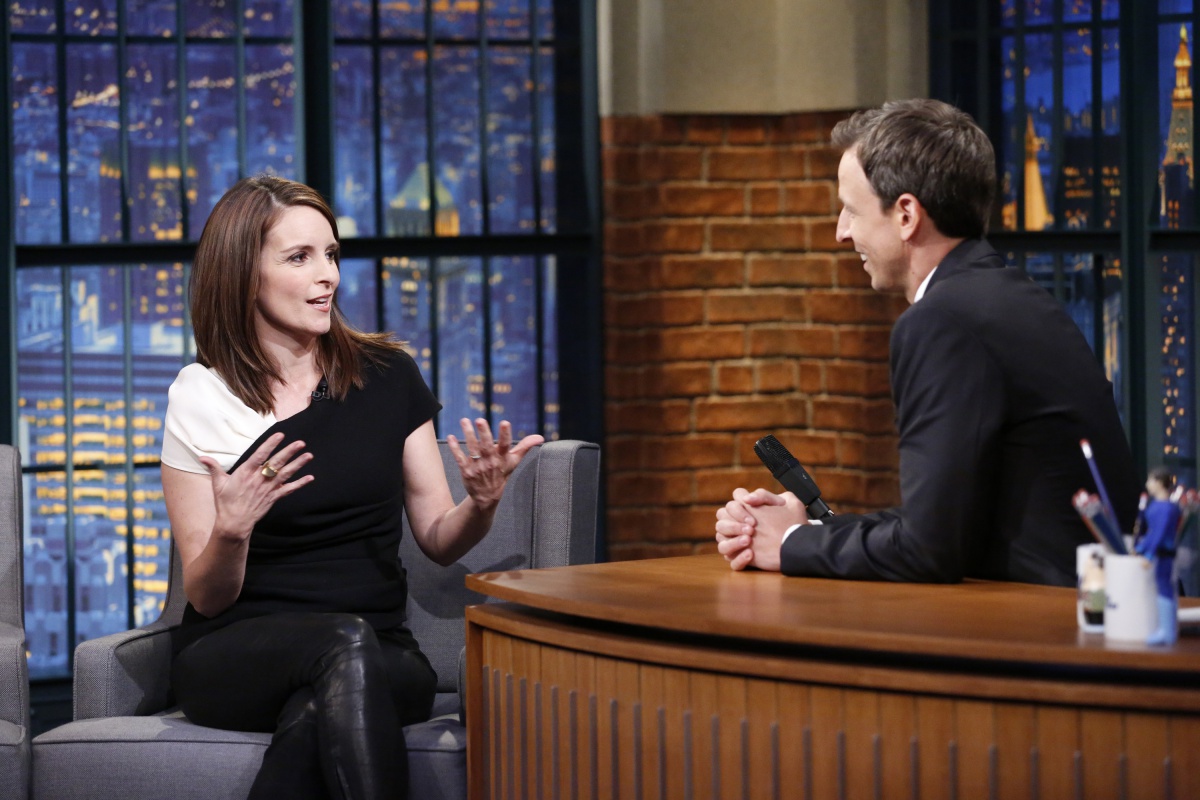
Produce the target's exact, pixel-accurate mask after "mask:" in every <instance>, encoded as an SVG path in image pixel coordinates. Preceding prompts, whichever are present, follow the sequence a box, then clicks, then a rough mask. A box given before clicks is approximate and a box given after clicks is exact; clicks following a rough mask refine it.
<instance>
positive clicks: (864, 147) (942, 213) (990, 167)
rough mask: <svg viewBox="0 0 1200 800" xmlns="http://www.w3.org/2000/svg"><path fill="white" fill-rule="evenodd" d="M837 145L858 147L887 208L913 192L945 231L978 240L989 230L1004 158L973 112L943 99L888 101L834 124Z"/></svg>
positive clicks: (945, 233)
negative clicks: (998, 168)
mask: <svg viewBox="0 0 1200 800" xmlns="http://www.w3.org/2000/svg"><path fill="white" fill-rule="evenodd" d="M833 144H834V145H835V146H836V147H840V148H842V149H843V150H849V149H850V148H852V147H853V148H855V155H856V156H857V158H858V163H859V164H860V165H861V166H862V169H863V172H864V173H865V174H866V176H867V180H868V181H869V182H870V183H871V188H872V189H874V190H875V194H877V195H878V196H879V199H880V201H881V202H882V203H883V208H884V209H888V208H891V207H892V206H893V205H894V204H895V203H896V200H897V199H898V198H899V197H900V195H902V194H905V193H909V194H912V195H913V196H914V197H916V198H917V200H919V201H920V202H921V205H922V206H923V207H924V208H925V211H926V212H927V213H928V214H929V216H930V218H931V219H932V220H933V222H934V224H935V225H937V229H938V230H939V231H941V232H942V233H943V234H944V235H946V236H950V237H953V238H956V239H957V238H965V239H974V238H978V237H980V236H983V235H984V234H985V233H986V232H987V222H988V216H989V215H990V213H991V210H992V201H993V199H994V198H995V195H996V155H995V151H994V150H993V149H992V143H991V142H990V141H988V138H987V134H985V133H984V132H983V130H981V129H980V127H979V126H978V125H976V124H975V120H973V119H971V117H970V115H969V114H967V113H966V112H965V111H961V110H959V109H957V108H955V107H954V106H952V105H949V104H947V103H943V102H941V101H939V100H897V101H893V102H889V103H884V104H883V106H882V107H881V108H872V109H867V110H865V111H859V112H857V113H856V114H854V115H853V116H851V117H850V118H849V119H845V120H842V121H841V122H839V123H838V124H837V125H836V126H834V128H833Z"/></svg>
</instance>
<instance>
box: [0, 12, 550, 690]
mask: <svg viewBox="0 0 1200 800" xmlns="http://www.w3.org/2000/svg"><path fill="white" fill-rule="evenodd" d="M75 6H77V7H78V8H79V9H81V11H80V13H79V14H74V15H68V19H67V22H66V23H65V24H66V26H67V31H68V32H69V33H75V34H85V35H87V36H88V37H89V38H88V39H86V40H79V39H71V40H68V41H64V40H62V39H61V37H59V36H57V34H56V25H57V23H56V21H55V19H54V8H55V5H54V4H53V3H48V2H43V1H42V0H34V2H29V0H20V1H19V2H17V3H14V4H13V5H12V6H10V12H9V13H10V25H11V28H12V32H13V34H14V36H13V43H12V56H11V57H12V80H13V84H12V85H13V99H14V102H13V111H12V113H13V122H14V124H13V131H14V141H13V161H14V163H13V180H14V188H15V195H16V200H17V207H16V209H15V211H16V214H15V232H16V241H17V243H18V244H20V245H26V244H30V245H34V244H58V243H74V244H95V245H97V246H104V245H109V244H119V243H123V242H154V241H159V242H164V241H194V240H195V239H196V238H198V237H199V235H200V232H201V231H202V229H203V225H204V222H205V220H206V219H207V216H208V214H209V212H210V211H211V209H212V207H213V205H214V204H215V203H216V201H217V200H218V199H219V198H220V196H221V195H222V194H223V193H224V191H225V190H226V189H228V188H229V186H231V185H232V184H233V183H234V182H236V180H237V179H238V178H239V177H241V176H243V175H247V174H256V173H259V172H268V173H273V174H277V175H281V176H283V177H288V178H292V179H302V175H301V174H300V165H299V161H300V158H299V155H298V154H299V152H300V150H299V148H300V142H299V141H298V140H299V138H300V137H298V135H297V126H298V108H299V107H298V105H297V102H298V101H297V91H298V85H297V74H298V72H299V71H300V65H299V64H298V63H297V61H296V52H295V50H294V47H293V44H292V41H291V37H292V34H293V30H292V27H293V17H292V10H291V4H290V3H280V2H246V3H244V4H243V8H244V10H245V18H244V30H243V37H244V39H243V43H242V44H241V45H240V46H239V44H238V43H237V42H236V41H234V33H235V32H236V31H235V20H234V19H233V17H232V9H233V7H232V6H228V7H227V6H226V5H224V4H219V3H211V4H210V3H208V2H193V3H188V4H187V5H186V8H185V13H184V25H185V31H184V33H185V35H186V37H187V40H186V46H182V45H181V40H180V39H179V38H178V32H177V31H176V30H175V27H174V26H175V24H176V19H177V17H176V11H175V5H174V3H173V2H170V1H169V0H155V1H154V2H145V3H141V4H139V6H138V13H136V14H129V15H128V21H127V23H126V24H127V28H126V31H125V34H126V36H125V39H124V41H125V44H124V45H123V49H121V47H122V46H121V45H120V44H119V43H118V37H117V33H118V31H117V27H116V26H117V16H118V15H117V13H116V4H115V0H79V2H77V3H76V4H75ZM75 6H73V7H75ZM536 8H537V13H536V15H535V18H536V25H535V24H533V23H532V22H531V14H530V9H529V6H528V4H522V3H519V2H507V1H506V2H501V3H494V4H493V3H489V4H488V10H487V13H486V14H483V15H482V16H483V17H485V25H486V28H487V36H488V39H489V44H488V45H487V46H486V47H484V46H481V44H480V43H479V42H478V40H477V37H478V34H479V23H478V21H479V18H480V16H481V14H480V13H479V5H478V3H477V2H475V1H474V0H440V2H437V3H436V4H435V7H434V11H435V18H436V22H435V28H436V32H437V35H438V36H442V37H448V38H452V39H460V40H463V41H461V42H460V43H450V44H438V45H437V46H435V47H433V49H432V53H433V55H434V60H433V64H432V65H429V64H427V63H426V50H425V45H424V44H423V43H421V41H419V40H420V39H421V38H422V37H423V36H424V25H423V22H422V23H421V25H420V26H414V24H413V22H414V20H416V19H418V18H419V19H421V20H423V19H424V14H425V12H424V10H423V7H421V6H420V5H419V4H408V3H398V4H387V5H385V6H381V7H380V14H379V17H380V23H381V27H380V29H379V30H380V38H379V39H373V38H372V37H371V32H370V30H362V29H360V27H359V26H358V21H359V20H360V19H361V18H362V13H363V10H364V9H366V10H367V11H368V12H369V10H370V7H369V5H367V4H363V3H353V2H337V3H335V4H334V13H335V23H336V25H335V27H336V34H337V36H338V37H339V38H338V40H337V44H336V46H335V54H334V63H333V64H332V67H333V77H334V82H335V87H336V91H335V97H336V108H335V109H333V110H332V113H333V114H334V119H335V120H336V125H335V130H334V152H333V153H332V159H333V169H334V178H335V183H334V193H333V196H332V197H331V198H330V200H331V204H332V206H333V208H334V210H335V213H336V215H337V217H338V227H339V231H340V234H341V235H342V237H343V238H346V239H352V238H354V237H356V236H417V237H427V236H439V237H454V236H460V235H488V234H492V233H497V234H521V233H553V232H554V231H555V225H556V223H555V220H556V213H555V206H556V201H555V194H554V184H555V163H554V162H555V144H554V124H555V118H554V105H553V92H554V75H553V57H554V51H553V41H552V38H551V37H552V33H553V29H552V24H551V19H552V15H551V14H550V13H549V12H550V10H551V5H550V3H549V2H548V0H542V1H541V2H538V3H536ZM369 17H370V14H369V13H367V18H369ZM535 33H536V34H537V35H536V37H533V36H532V34H535ZM472 37H475V38H476V41H469V40H470V39H471V38H472ZM535 53H536V57H535ZM181 59H182V63H181ZM376 60H378V63H375V62H376ZM60 61H61V63H63V64H65V66H66V69H65V72H64V73H61V74H60V72H59V64H60ZM118 65H123V72H121V74H119V75H118V71H119V66H118ZM239 65H240V70H241V73H240V76H239V74H238V70H239ZM377 78H378V84H377V83H376V80H377ZM430 98H432V113H428V112H429V109H428V108H427V100H429V99H430ZM431 156H432V158H433V162H432V163H433V165H434V168H433V169H432V170H431V169H430V167H429V163H430V157H431ZM341 272H342V282H341V286H340V287H339V290H338V295H337V302H338V305H339V307H340V308H341V309H342V310H343V312H344V313H345V314H346V316H347V318H348V319H349V320H350V321H351V323H352V324H354V325H356V326H357V327H360V328H362V329H365V330H389V331H392V332H394V334H395V335H396V336H397V337H398V338H400V339H402V340H404V341H405V342H406V343H407V344H408V346H409V348H410V349H411V350H412V352H413V353H414V355H415V357H416V359H417V362H418V364H419V365H420V367H421V371H422V374H423V376H424V377H425V379H426V381H427V382H428V383H429V385H430V386H431V387H432V388H433V389H434V391H435V393H436V394H437V396H438V398H439V400H440V401H441V403H442V404H443V406H444V408H443V411H442V412H441V414H440V415H439V418H438V420H437V421H436V422H437V427H438V432H439V435H441V436H444V435H445V434H446V433H447V432H455V431H457V430H458V424H457V420H458V418H459V417H462V416H466V417H476V416H486V417H489V418H490V419H492V420H493V422H494V423H495V422H498V421H499V420H500V419H501V418H504V419H508V420H510V421H511V422H512V423H513V428H514V433H515V435H518V436H521V435H525V434H528V433H535V432H537V433H542V434H544V435H545V436H546V437H547V438H548V439H552V438H556V437H557V435H558V428H557V425H558V422H557V419H558V408H557V343H556V338H557V333H556V314H557V310H556V303H555V287H556V278H555V276H556V262H555V259H554V258H553V257H552V256H537V257H535V256H508V257H486V258H485V257H469V258H468V257H453V256H443V257H439V258H411V257H405V256H402V255H397V256H395V257H391V258H383V259H379V260H373V259H348V260H346V261H344V262H343V264H342V269H341ZM186 279H187V265H186V264H184V263H169V264H129V265H122V266H73V267H37V268H22V269H20V270H18V273H17V282H18V290H17V297H18V307H17V327H18V341H17V360H18V364H17V375H18V378H17V383H18V386H17V391H18V416H19V419H18V434H19V441H18V444H19V446H20V448H21V452H22V455H23V458H24V463H25V466H26V468H27V469H29V470H32V471H29V472H27V474H26V475H25V481H24V485H25V494H26V497H25V509H26V538H25V560H26V570H25V575H26V628H27V635H28V638H29V649H30V670H31V675H33V676H34V677H50V676H55V675H65V674H67V672H68V670H69V656H70V652H71V649H72V647H73V645H74V643H77V642H79V641H83V640H85V639H90V638H94V637H96V636H100V635H104V634H106V633H111V632H114V631H119V630H124V629H126V628H127V627H129V625H130V624H131V623H132V624H134V625H139V624H143V623H145V622H149V621H151V620H153V619H154V618H155V617H156V616H157V614H158V611H159V608H160V607H161V602H162V599H163V597H164V594H165V590H166V578H167V569H168V560H167V559H168V555H169V552H170V547H169V544H170V529H169V524H168V522H167V517H166V509H165V506H164V504H163V500H162V489H161V485H160V483H159V474H158V469H157V463H158V458H159V454H160V451H161V441H162V440H161V436H162V416H163V413H164V412H165V409H166V392H167V388H168V387H169V386H170V383H171V381H172V380H173V379H174V377H175V375H176V373H177V372H178V371H179V369H180V368H181V367H182V366H183V365H185V364H187V363H189V362H190V361H192V360H194V349H193V345H192V341H191V335H190V331H189V330H188V329H187V324H186V317H187V315H186V313H185V304H186V296H185V294H186V289H185V287H186ZM485 321H486V322H485ZM485 324H486V325H487V327H486V328H485ZM539 370H540V372H539ZM489 375H490V383H489V381H488V376H489ZM489 396H490V398H491V404H490V407H489V406H488V405H487V403H486V399H487V398H488V397H489ZM68 462H70V464H71V468H70V475H68V472H67V467H68ZM136 465H144V466H140V467H139V466H136ZM72 557H73V560H71V561H70V562H69V561H68V560H69V559H71V558H72ZM69 578H71V579H73V585H74V595H73V596H72V597H69V596H68V586H69V585H70V583H69ZM72 615H73V618H72ZM72 634H73V639H72Z"/></svg>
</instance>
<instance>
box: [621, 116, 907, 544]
mask: <svg viewBox="0 0 1200 800" xmlns="http://www.w3.org/2000/svg"><path fill="white" fill-rule="evenodd" d="M840 117H841V115H834V114H797V115H788V116H771V117H757V116H756V117H746V116H653V117H612V118H608V119H605V120H604V124H603V132H602V135H603V155H604V179H605V208H606V215H607V218H606V224H605V268H604V270H605V324H606V334H605V347H606V355H605V360H606V381H607V390H606V392H607V397H606V403H605V420H606V426H607V433H606V436H607V439H606V442H605V448H604V463H605V466H606V481H607V493H608V497H607V500H608V518H607V523H608V527H607V531H608V541H609V556H610V558H613V559H630V558H644V557H652V556H665V555H680V554H685V553H692V552H703V551H711V550H713V549H714V548H715V543H714V541H713V523H714V522H715V516H714V514H715V511H716V509H717V507H718V506H719V505H721V504H723V503H724V502H725V501H726V500H727V499H728V498H729V494H730V492H732V490H733V489H734V488H735V487H737V486H744V487H746V488H751V489H752V488H756V487H759V486H765V487H767V488H771V489H773V490H776V491H780V490H781V488H780V487H779V486H778V484H777V483H776V482H775V481H774V479H773V478H772V477H771V475H770V474H769V473H768V472H766V470H765V469H764V468H763V467H762V464H761V462H759V460H758V458H757V457H756V456H755V455H754V449H753V448H754V442H755V441H756V440H757V439H758V438H760V437H761V436H764V435H766V434H768V433H773V434H775V436H776V437H778V438H779V440H780V441H781V442H782V443H783V444H784V445H785V446H786V447H787V448H788V449H789V450H791V451H792V453H793V454H795V455H796V456H797V458H799V459H800V460H801V462H802V463H803V464H804V465H805V466H806V467H807V468H808V470H809V471H810V473H811V474H812V475H813V477H814V478H815V479H816V481H817V482H818V484H819V485H820V486H821V489H822V492H823V495H824V497H825V498H826V499H827V500H828V502H829V503H830V505H832V506H834V508H835V510H842V511H852V510H863V509H872V508H879V507H883V506H888V505H894V504H895V503H896V502H897V499H898V492H897V484H896V436H895V429H894V424H893V411H892V404H891V398H890V394H889V389H888V375H887V352H888V334H889V331H890V329H891V323H892V322H893V321H894V320H895V317H896V316H897V315H898V314H899V313H900V312H901V311H902V310H903V308H904V307H905V305H906V304H905V302H904V299H903V297H899V296H884V295H879V294H877V293H875V292H873V291H872V290H871V288H870V282H869V280H868V279H867V276H866V274H865V272H864V271H863V268H862V263H861V261H860V259H859V258H858V256H857V255H856V254H855V253H853V252H852V251H850V250H849V248H846V247H844V246H842V245H839V244H838V243H837V241H836V240H835V237H834V232H835V228H836V222H837V216H836V215H837V208H838V205H837V187H836V184H837V165H838V160H839V158H840V154H839V153H838V152H837V151H836V150H834V149H833V148H832V147H831V146H830V144H829V132H830V129H831V128H832V126H833V123H834V122H836V121H837V119H839V118H840Z"/></svg>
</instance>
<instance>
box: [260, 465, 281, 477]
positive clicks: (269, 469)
mask: <svg viewBox="0 0 1200 800" xmlns="http://www.w3.org/2000/svg"><path fill="white" fill-rule="evenodd" d="M262 474H263V476H264V477H266V478H268V479H270V478H274V477H275V476H276V475H278V474H279V470H277V469H275V467H273V466H271V462H270V461H267V462H266V463H264V464H263V468H262Z"/></svg>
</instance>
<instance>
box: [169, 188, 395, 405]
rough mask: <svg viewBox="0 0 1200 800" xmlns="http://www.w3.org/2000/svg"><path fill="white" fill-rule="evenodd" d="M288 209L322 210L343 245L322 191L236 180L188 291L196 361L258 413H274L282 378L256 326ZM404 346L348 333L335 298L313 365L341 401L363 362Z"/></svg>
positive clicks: (214, 219)
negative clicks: (269, 253)
mask: <svg viewBox="0 0 1200 800" xmlns="http://www.w3.org/2000/svg"><path fill="white" fill-rule="evenodd" d="M293 206H308V207H309V208H313V209H315V210H317V211H319V212H320V213H321V215H322V216H324V217H325V219H326V220H327V221H328V222H329V227H330V228H332V229H333V237H334V239H336V240H337V241H338V242H339V243H340V242H341V239H340V238H339V237H338V228H337V219H336V218H335V217H334V216H333V211H332V209H330V208H329V204H328V203H326V202H325V200H324V198H322V197H321V195H320V193H318V192H317V191H316V190H314V189H312V188H311V187H308V186H305V185H304V184H302V183H297V182H295V181H290V180H287V179H285V178H279V177H275V176H273V175H259V176H257V177H254V178H243V179H242V180H240V181H238V182H237V183H236V184H234V185H233V187H232V188H231V189H230V190H229V191H227V192H226V193H225V196H224V197H222V198H221V199H220V200H219V201H217V205H216V206H215V207H214V208H213V210H212V214H210V215H209V217H208V222H207V223H205V225H204V232H203V233H202V234H201V235H200V242H199V244H198V245H197V246H196V257H195V260H194V261H193V262H192V277H191V283H190V284H189V290H190V294H191V311H192V330H193V332H194V334H195V338H196V360H197V361H198V362H200V363H201V364H203V365H204V366H206V367H211V368H212V369H214V370H216V371H217V374H218V375H220V376H221V379H222V380H224V381H225V383H226V384H228V386H229V389H230V391H232V392H233V393H234V394H235V395H237V397H238V399H240V400H241V401H242V402H243V403H245V404H246V405H247V406H249V407H250V408H252V409H254V410H255V411H257V412H259V413H260V414H266V413H268V412H269V411H271V407H272V394H271V382H272V381H280V380H282V379H281V377H280V375H279V369H278V365H276V364H275V362H274V360H273V359H272V358H271V357H270V356H269V355H267V353H266V351H265V350H263V348H262V345H261V344H260V343H259V341H258V333H257V332H256V330H255V326H254V303H255V299H256V298H257V296H258V289H259V283H260V277H259V259H260V257H261V255H262V249H263V246H264V244H265V243H266V240H267V234H268V233H269V232H270V230H271V228H272V227H274V225H275V223H276V222H277V221H278V219H279V215H280V214H281V213H282V212H283V210H284V209H287V208H291V207H293ZM339 258H340V257H339ZM339 266H340V264H339ZM402 347H403V344H402V343H401V342H399V341H397V340H396V339H395V338H394V337H393V336H392V335H391V334H390V333H363V332H362V331H359V330H356V329H355V328H353V327H351V325H350V324H349V323H348V322H347V321H346V318H345V317H344V316H342V312H341V310H340V309H339V308H338V306H337V295H336V293H335V295H334V299H333V307H332V309H331V310H330V325H329V333H327V334H324V335H323V336H321V338H320V339H319V341H318V345H317V364H318V366H319V367H320V368H321V369H322V370H323V371H324V373H325V379H326V381H327V382H328V384H329V396H330V397H332V398H334V399H336V400H341V399H343V398H345V396H346V394H347V393H348V392H349V391H350V387H351V386H356V387H358V388H362V386H363V384H364V383H365V377H364V370H365V365H366V362H368V361H369V362H373V363H378V362H380V361H382V360H383V359H384V358H386V356H387V355H388V354H389V353H392V352H395V351H398V350H400V349H401V348H402Z"/></svg>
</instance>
